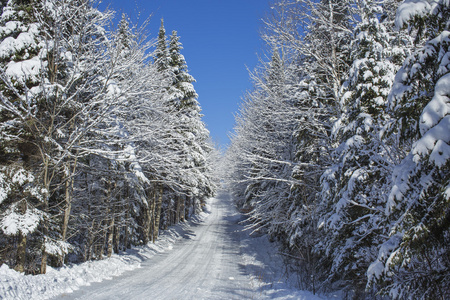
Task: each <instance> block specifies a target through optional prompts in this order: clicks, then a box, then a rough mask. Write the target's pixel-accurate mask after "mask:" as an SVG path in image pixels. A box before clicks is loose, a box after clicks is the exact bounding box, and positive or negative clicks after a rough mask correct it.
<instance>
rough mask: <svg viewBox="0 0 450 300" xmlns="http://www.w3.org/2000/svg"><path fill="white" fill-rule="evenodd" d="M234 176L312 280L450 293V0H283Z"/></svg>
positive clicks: (316, 285)
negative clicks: (449, 0)
mask: <svg viewBox="0 0 450 300" xmlns="http://www.w3.org/2000/svg"><path fill="white" fill-rule="evenodd" d="M272 10H273V11H274V12H275V13H274V14H273V16H272V17H271V18H269V19H267V20H266V22H265V24H266V28H265V31H264V33H263V35H262V37H263V39H264V40H265V41H266V43H267V46H268V47H267V48H268V51H267V52H268V57H269V59H268V61H267V62H266V61H262V62H261V66H260V69H258V70H256V71H255V72H254V73H253V74H252V75H251V76H252V79H253V82H254V89H253V90H252V91H251V92H249V93H248V95H247V96H246V97H245V101H244V102H243V104H242V106H241V109H240V112H239V114H238V116H237V118H236V127H235V133H234V136H233V137H232V143H231V146H230V149H229V151H228V153H227V159H228V160H227V163H228V165H229V167H228V169H229V170H231V174H230V175H229V178H228V185H229V187H230V189H231V191H232V193H233V196H234V200H235V203H236V204H237V206H238V207H239V208H240V209H242V210H243V211H246V212H247V213H248V215H249V220H250V221H252V223H251V224H252V225H250V227H251V228H252V229H253V230H256V231H258V230H259V231H262V232H267V233H268V234H269V235H270V236H271V238H272V239H277V240H278V241H280V242H281V245H282V247H283V252H284V253H286V257H287V263H288V265H289V266H290V267H291V268H295V269H296V271H298V274H299V275H298V278H299V285H300V287H301V288H306V289H310V290H312V291H317V290H319V291H327V290H342V291H343V293H344V296H345V297H347V298H353V299H364V298H367V299H372V298H377V297H381V296H380V295H385V296H388V297H389V298H394V299H447V298H448V297H450V288H449V286H450V264H449V262H450V260H449V258H450V253H449V251H450V243H449V241H450V240H449V238H450V227H449V226H450V177H449V176H450V146H449V144H450V123H449V120H450V115H449V112H450V81H449V78H450V77H449V76H450V75H449V71H450V63H449V62H450V60H449V57H450V50H449V48H448V47H449V35H450V23H449V10H450V4H449V2H448V1H446V0H436V1H427V0H406V1H403V2H402V3H399V1H391V0H384V1H382V0H380V1H376V0H365V1H351V0H349V1H328V0H327V1H325V0H321V1H312V0H311V1H310V0H299V1H291V0H279V1H276V3H275V4H273V7H272Z"/></svg>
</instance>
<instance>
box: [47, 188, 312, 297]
mask: <svg viewBox="0 0 450 300" xmlns="http://www.w3.org/2000/svg"><path fill="white" fill-rule="evenodd" d="M210 205H211V214H210V215H209V216H208V217H207V218H206V220H205V221H204V222H201V223H198V224H193V225H192V226H191V227H190V229H189V230H188V231H186V232H185V238H184V239H181V240H180V241H179V242H177V243H176V244H175V245H174V247H173V249H171V250H169V251H167V252H165V253H162V254H158V255H155V256H153V257H151V258H150V259H148V260H146V261H144V262H143V263H142V265H141V266H142V267H141V268H139V269H136V270H133V271H129V272H126V273H124V274H123V275H121V276H118V277H114V278H113V279H112V280H105V281H103V282H98V283H92V284H91V285H90V286H85V287H81V288H80V290H78V291H75V292H74V293H67V294H62V295H59V296H58V297H56V298H54V299H126V300H131V299H139V300H141V299H165V300H166V299H263V298H264V299H265V298H277V299H319V298H317V297H316V296H313V295H312V294H310V293H309V292H302V291H298V290H292V289H290V288H286V285H285V284H283V283H281V282H278V280H277V279H276V278H274V274H275V273H276V272H272V271H274V270H273V269H274V268H281V266H279V265H278V266H273V267H271V266H270V264H271V263H270V261H272V263H273V259H274V257H271V254H270V251H269V252H268V251H267V248H273V245H269V244H268V242H267V239H266V238H265V237H259V238H251V237H249V236H248V233H247V232H242V229H243V227H242V225H240V224H239V221H241V220H242V218H243V217H242V215H240V214H239V213H237V212H236V211H235V209H234V208H233V206H232V205H231V203H230V197H229V195H228V194H227V193H222V194H221V195H220V196H219V197H217V198H216V199H212V200H211V202H210ZM272 252H273V250H272ZM267 261H269V263H268V264H266V263H265V262H267ZM277 276H278V275H277ZM267 282H269V283H267Z"/></svg>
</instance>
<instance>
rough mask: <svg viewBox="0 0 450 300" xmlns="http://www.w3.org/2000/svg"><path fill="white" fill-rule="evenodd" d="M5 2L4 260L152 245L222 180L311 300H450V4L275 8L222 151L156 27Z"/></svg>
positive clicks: (50, 259) (66, 6) (63, 261)
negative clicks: (333, 297)
mask: <svg viewBox="0 0 450 300" xmlns="http://www.w3.org/2000/svg"><path fill="white" fill-rule="evenodd" d="M0 5H1V16H0V265H3V264H6V265H8V266H10V267H11V268H14V269H15V270H16V271H18V272H22V273H25V274H45V273H46V271H47V266H51V267H61V266H64V265H68V264H73V263H81V262H85V261H90V260H100V259H103V258H105V257H110V256H111V255H112V254H113V253H120V252H121V251H124V250H126V249H129V248H130V247H133V246H137V245H145V244H147V243H149V242H154V241H155V240H156V239H157V238H158V235H159V234H160V232H161V230H164V229H166V228H168V227H169V226H171V225H174V224H177V223H179V222H183V221H185V220H187V219H189V218H190V217H191V216H193V215H195V214H197V213H199V212H201V211H202V208H203V206H204V205H205V203H206V201H207V199H208V198H210V197H213V196H214V195H215V193H216V191H217V190H218V189H219V183H221V182H223V183H224V184H223V188H226V189H228V190H229V191H230V193H231V194H232V197H233V202H234V204H235V205H236V207H237V208H238V209H239V210H240V211H241V212H242V213H244V214H245V215H246V216H247V221H246V224H247V229H248V230H249V231H251V232H253V233H257V234H266V235H267V236H268V237H269V239H270V240H271V241H273V242H276V243H274V244H273V245H274V247H275V246H276V245H278V246H279V247H280V250H279V251H280V253H281V255H282V256H283V257H284V259H285V264H286V273H290V274H295V276H296V277H297V278H298V280H297V281H298V287H299V288H300V289H302V290H309V291H312V292H313V293H318V294H326V293H329V292H334V291H341V292H342V295H343V297H344V298H347V299H449V298H450V49H449V47H450V1H449V0H405V1H399V0H274V1H273V3H271V9H270V11H268V12H267V17H265V18H264V19H263V27H262V30H261V39H262V40H263V41H264V43H265V46H264V49H261V53H262V55H261V57H260V63H259V65H258V67H257V68H256V69H255V70H253V71H251V72H250V78H251V80H252V83H253V88H252V89H251V90H249V91H248V92H247V93H246V94H245V95H243V99H242V103H241V106H240V109H239V111H238V112H237V115H236V121H235V127H234V131H233V133H231V143H230V145H229V147H228V149H227V150H226V151H225V153H223V154H221V153H220V151H218V150H217V149H216V147H215V146H214V144H213V142H212V141H211V138H210V135H209V132H208V130H207V128H206V125H205V124H204V123H203V121H202V114H201V106H200V103H199V102H198V100H197V98H198V95H197V93H196V91H195V89H194V85H193V83H194V82H195V79H194V78H193V76H192V75H190V74H189V70H188V68H187V64H186V60H185V58H184V56H183V55H182V54H181V52H182V49H183V47H182V44H181V42H180V37H179V36H178V35H177V32H176V31H173V32H172V33H171V34H170V35H167V34H166V31H165V28H164V21H163V20H161V27H160V29H159V32H158V36H157V37H155V38H151V37H150V36H148V32H147V27H146V26H147V23H146V22H143V24H142V25H139V26H138V25H134V24H132V22H131V21H130V19H129V17H127V16H126V15H122V16H121V17H120V18H118V19H119V20H120V21H118V22H117V21H114V20H115V18H117V16H116V14H117V13H116V12H115V11H113V10H106V11H100V10H99V9H98V8H97V6H96V5H95V2H93V1H90V0H0ZM116 23H117V24H116Z"/></svg>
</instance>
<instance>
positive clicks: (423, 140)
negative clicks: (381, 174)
mask: <svg viewBox="0 0 450 300" xmlns="http://www.w3.org/2000/svg"><path fill="white" fill-rule="evenodd" d="M449 12H450V6H449V3H448V1H433V2H430V3H429V2H425V1H420V2H418V1H405V2H404V3H403V4H402V5H401V6H400V7H399V9H398V12H397V16H396V23H397V26H398V27H399V28H402V27H404V26H407V25H408V26H409V28H410V29H415V30H416V31H415V33H416V34H417V35H416V41H420V40H424V41H426V42H425V43H424V44H423V43H421V42H420V43H419V47H418V49H417V50H416V51H415V52H414V53H413V54H411V55H410V56H409V57H408V58H407V59H406V60H405V62H404V64H403V67H402V68H401V69H400V70H399V72H398V73H397V75H396V77H395V81H394V86H393V89H392V91H391V93H390V95H389V109H390V110H391V111H392V115H393V118H394V119H393V122H392V125H391V128H390V133H391V134H392V135H394V136H396V137H397V138H398V139H399V142H400V145H401V147H403V148H404V149H409V154H408V155H407V156H406V157H405V158H404V159H403V161H402V162H401V163H400V164H398V165H397V166H396V167H395V169H394V172H393V187H392V190H391V193H390V195H389V199H388V203H387V205H386V213H387V215H388V218H389V220H390V221H391V222H392V226H391V228H390V238H389V239H388V240H387V241H386V242H385V243H384V244H383V246H382V247H381V248H380V252H379V255H378V258H377V260H376V261H375V262H374V263H373V264H372V265H371V267H370V269H369V278H370V279H371V280H373V281H378V282H379V283H380V285H381V286H382V287H384V291H385V292H388V293H389V294H390V295H391V297H393V298H406V297H413V298H415V297H422V298H433V299H445V298H448V297H449V295H450V290H449V276H448V274H449V272H450V271H449V270H450V260H449V257H450V254H449V253H450V252H449V251H450V250H449V249H450V248H449V245H450V243H449V237H450V231H449V228H450V227H449V224H450V217H449V216H450V214H449V212H450V209H449V203H450V201H449V200H450V194H449V180H450V177H449V175H450V169H449V167H450V155H449V153H450V152H449V149H450V147H449V142H450V134H449V132H450V131H449V128H450V122H449V120H450V116H449V114H448V112H449V111H450V106H449V103H450V101H449V99H450V90H449V86H450V77H449V76H450V74H449V68H448V57H449V55H450V49H449V45H450V39H449V30H450V27H449V25H450V24H449V21H448V20H449V17H450V16H449ZM411 32H412V31H411ZM420 45H423V46H420Z"/></svg>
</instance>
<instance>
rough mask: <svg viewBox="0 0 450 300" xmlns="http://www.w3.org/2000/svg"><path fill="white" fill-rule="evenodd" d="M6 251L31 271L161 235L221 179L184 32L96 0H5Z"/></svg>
mask: <svg viewBox="0 0 450 300" xmlns="http://www.w3.org/2000/svg"><path fill="white" fill-rule="evenodd" d="M1 5H2V14H1V17H0V264H3V263H6V264H8V265H9V266H10V267H14V268H15V269H16V270H18V271H21V272H26V273H45V272H46V266H47V265H51V266H61V265H63V264H65V263H67V262H81V261H86V260H92V259H101V258H102V257H103V256H110V255H111V254H112V253H113V252H116V253H118V252H120V251H123V250H126V249H127V248H129V247H131V246H132V245H139V244H144V243H147V242H149V241H152V240H153V241H155V239H156V238H157V237H158V233H159V230H160V229H163V228H166V227H167V226H170V225H172V224H175V223H177V222H179V221H183V220H185V219H186V218H189V217H190V216H192V215H193V214H195V213H198V212H199V211H201V209H202V204H203V203H204V201H205V199H206V198H208V197H210V196H212V195H213V194H214V193H215V189H216V185H215V183H214V182H215V181H216V180H215V179H213V177H212V165H211V164H212V160H211V157H213V156H214V151H215V150H214V149H213V147H212V146H211V145H210V142H209V132H208V130H207V129H206V127H205V125H204V123H203V122H202V120H201V117H202V115H201V114H200V111H201V109H200V106H199V103H198V101H197V100H196V98H197V97H198V96H197V93H196V92H195V89H194V87H193V85H192V82H194V79H193V78H192V76H190V75H189V73H188V70H187V65H186V62H185V60H184V57H183V56H182V55H181V53H180V51H181V50H182V46H181V43H180V41H179V37H178V36H177V35H176V33H174V34H173V35H172V38H171V39H170V42H168V41H167V39H166V37H165V30H164V28H163V27H161V31H160V35H159V38H158V40H157V44H156V47H155V48H156V49H153V42H152V41H150V40H149V39H148V38H147V37H146V33H145V26H143V27H140V28H138V27H136V26H131V25H130V23H129V20H128V18H127V16H125V15H123V16H122V18H121V20H120V22H119V23H118V26H117V28H116V29H110V28H109V27H108V26H110V24H113V23H114V22H113V21H112V20H113V19H112V18H113V15H114V13H113V12H112V11H106V12H100V11H99V10H97V9H96V8H94V3H93V2H91V1H89V0H43V1H34V0H29V1H24V0H20V1H19V0H10V1H2V2H1Z"/></svg>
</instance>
